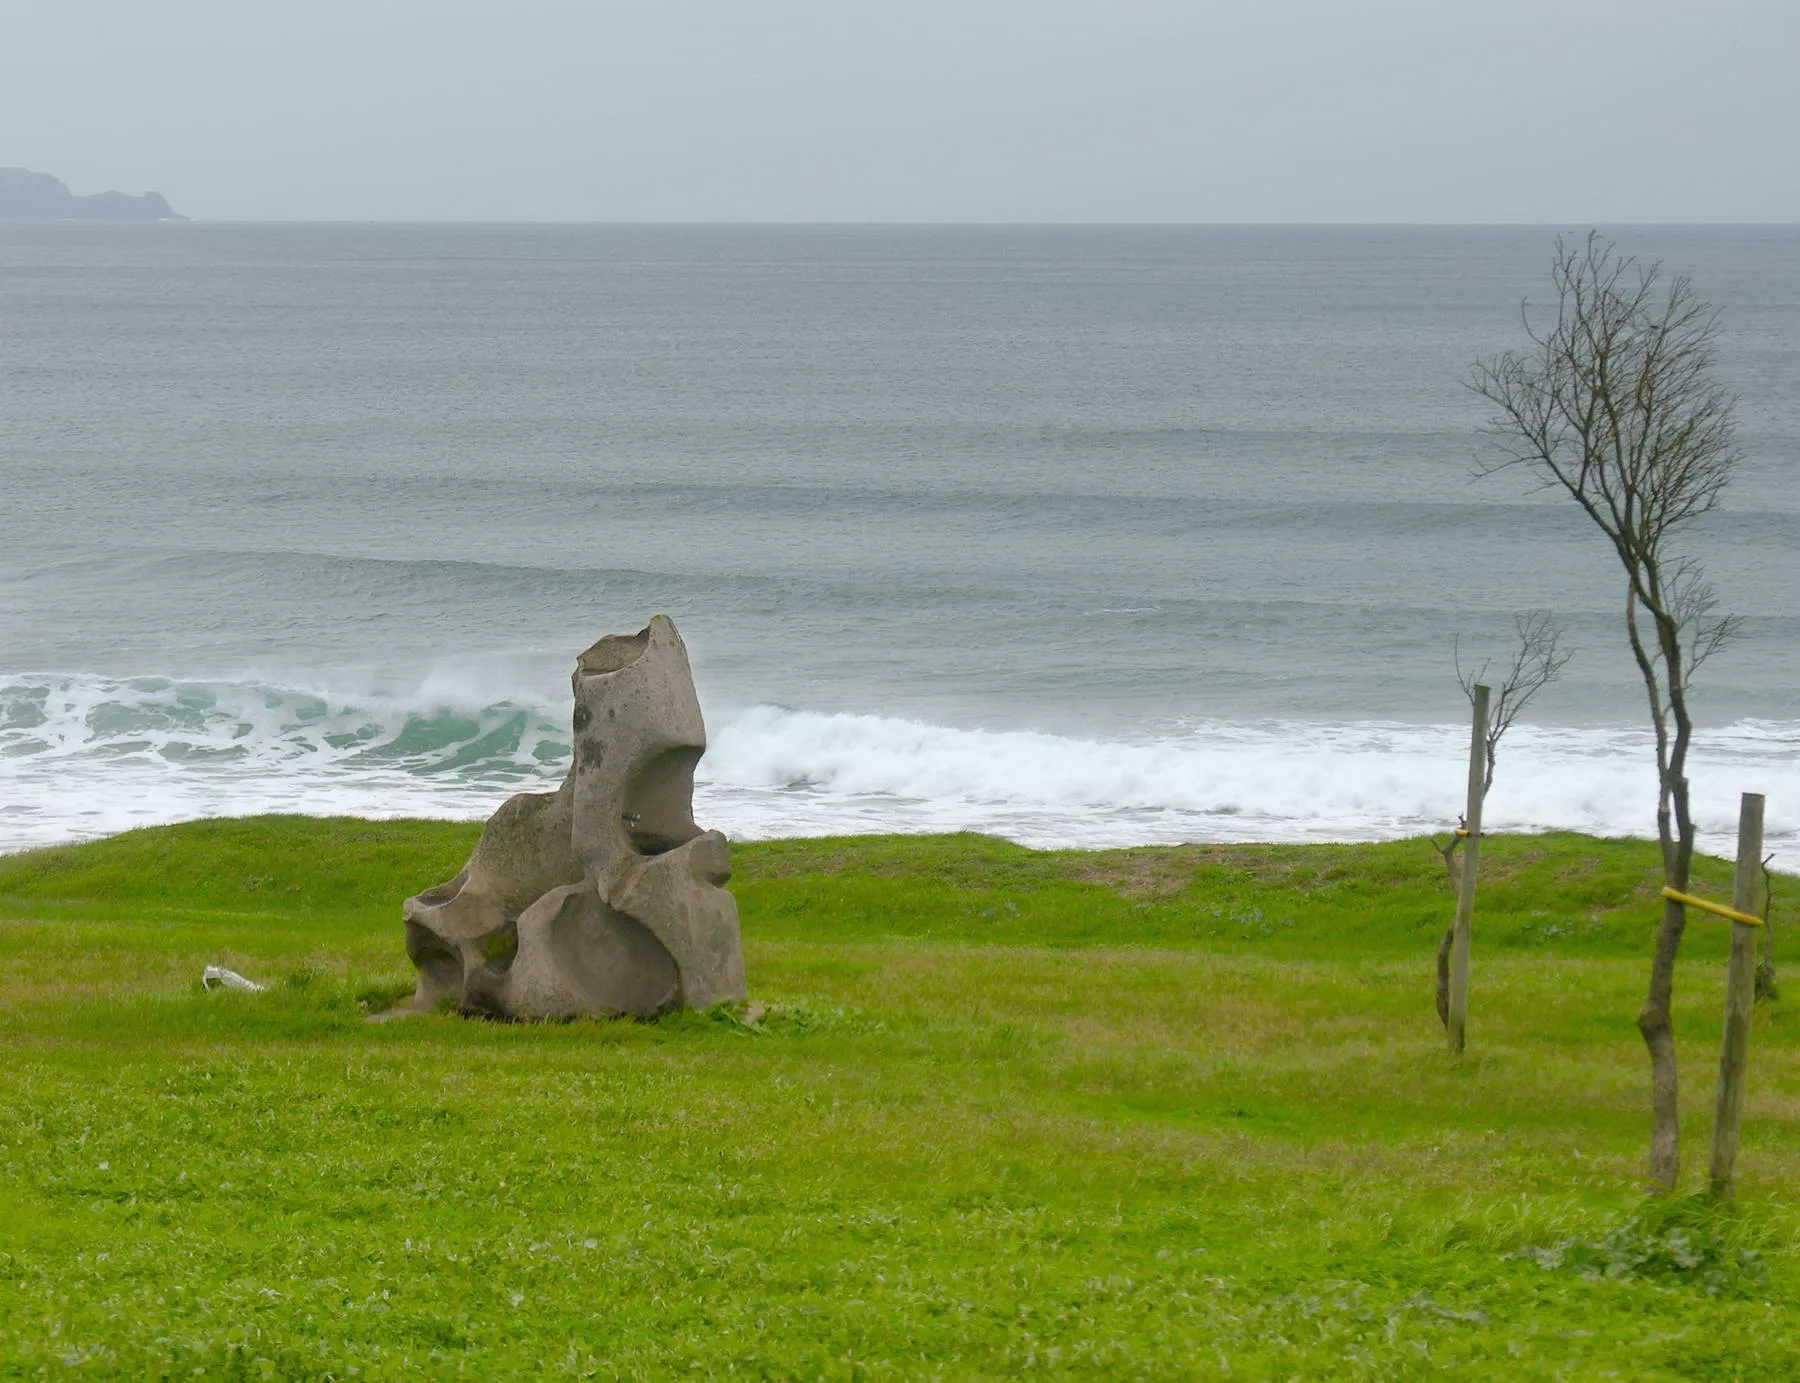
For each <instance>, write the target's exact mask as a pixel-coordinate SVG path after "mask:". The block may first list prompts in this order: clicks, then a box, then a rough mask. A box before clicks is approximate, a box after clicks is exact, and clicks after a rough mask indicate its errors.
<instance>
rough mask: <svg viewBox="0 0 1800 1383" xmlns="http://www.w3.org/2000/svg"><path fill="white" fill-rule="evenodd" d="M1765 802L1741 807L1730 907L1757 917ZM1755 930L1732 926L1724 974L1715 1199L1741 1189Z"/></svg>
mask: <svg viewBox="0 0 1800 1383" xmlns="http://www.w3.org/2000/svg"><path fill="white" fill-rule="evenodd" d="M1762 838H1763V799H1762V794H1761V793H1759V792H1746V793H1745V794H1744V796H1743V800H1742V802H1741V803H1740V804H1739V806H1738V847H1737V875H1736V877H1735V878H1734V879H1733V881H1732V887H1731V906H1732V907H1733V908H1735V909H1736V910H1737V911H1738V912H1742V913H1748V914H1752V915H1754V914H1755V912H1756V905H1757V901H1758V895H1759V894H1760V893H1761V891H1762ZM1756 930H1757V929H1756V928H1755V927H1752V926H1749V925H1747V924H1746V923H1743V922H1733V923H1732V924H1731V959H1730V960H1729V961H1728V962H1727V963H1726V970H1725V1036H1724V1038H1723V1039H1722V1041H1721V1043H1720V1046H1719V1093H1718V1099H1717V1102H1716V1103H1715V1104H1714V1106H1713V1144H1712V1195H1713V1199H1714V1200H1722V1201H1728V1200H1730V1199H1731V1197H1732V1195H1733V1194H1734V1193H1735V1192H1736V1190H1737V1155H1738V1125H1739V1123H1740V1122H1741V1121H1742V1119H1743V1114H1744V1076H1745V1074H1746V1072H1747V1068H1748V1066H1749V1058H1750V1010H1751V1007H1752V1005H1753V1004H1754V1003H1755V1000H1756Z"/></svg>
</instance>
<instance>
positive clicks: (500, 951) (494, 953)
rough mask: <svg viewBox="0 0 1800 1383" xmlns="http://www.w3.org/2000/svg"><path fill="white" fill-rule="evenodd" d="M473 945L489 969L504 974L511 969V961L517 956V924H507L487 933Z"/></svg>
mask: <svg viewBox="0 0 1800 1383" xmlns="http://www.w3.org/2000/svg"><path fill="white" fill-rule="evenodd" d="M475 945H476V948H477V949H478V950H479V951H480V952H481V958H482V959H483V960H485V961H486V962H487V964H488V968H489V969H491V970H498V971H499V972H500V973H501V974H505V973H506V972H507V971H508V970H510V969H512V963H513V960H514V959H515V958H516V957H517V956H518V954H519V926H518V923H516V922H508V923H507V924H506V925H505V926H504V927H500V928H497V929H495V930H494V931H491V932H489V933H488V934H487V935H486V936H484V937H482V938H481V940H479V941H477V942H476V943H475Z"/></svg>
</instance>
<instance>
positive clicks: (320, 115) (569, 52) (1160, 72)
mask: <svg viewBox="0 0 1800 1383" xmlns="http://www.w3.org/2000/svg"><path fill="white" fill-rule="evenodd" d="M1797 151H1800V0H1707V2H1704V3H1703V2H1702V0H1266V2H1265V3H1253V0H735V3H734V2H732V0H587V2H586V3H576V0H510V3H498V2H497V0H496V2H494V3H474V2H473V0H305V2H304V3H282V4H274V3H262V0H155V3H151V2H150V0H0V165H22V166H25V167H28V168H35V169H39V170H41V171H44V172H50V173H55V174H57V175H58V176H60V177H62V178H63V179H64V180H65V181H67V182H68V183H69V184H70V185H71V186H72V187H73V189H74V190H75V191H76V192H82V193H86V192H97V191H101V190H103V189H106V188H113V187H116V188H119V189H120V190H123V191H127V192H142V191H145V190H147V189H152V188H154V189H156V190H157V191H160V192H162V193H164V194H165V195H167V196H168V197H169V198H170V200H171V201H172V202H173V203H174V204H175V205H176V207H177V208H178V209H180V210H183V211H185V212H187V213H188V214H190V215H193V216H203V217H223V218H254V219H260V218H276V219H295V220H317V219H326V220H337V219H342V220H363V219H383V220H388V219H400V220H413V219H417V220H444V219H449V220H602V221H607V220H708V221H733V220H765V221H795V220H798V221H1197V222H1219V221H1252V222H1262V221H1381V222H1413V221H1429V222H1554V223H1558V224H1588V223H1620V222H1638V221H1790V222H1791V221H1800V152H1797Z"/></svg>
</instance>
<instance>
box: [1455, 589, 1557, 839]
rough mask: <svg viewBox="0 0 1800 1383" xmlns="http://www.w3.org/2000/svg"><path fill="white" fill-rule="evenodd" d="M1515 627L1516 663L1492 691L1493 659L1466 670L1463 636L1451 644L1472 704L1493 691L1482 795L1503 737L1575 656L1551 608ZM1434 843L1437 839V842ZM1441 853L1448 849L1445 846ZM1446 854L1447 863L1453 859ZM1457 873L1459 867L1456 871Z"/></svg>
mask: <svg viewBox="0 0 1800 1383" xmlns="http://www.w3.org/2000/svg"><path fill="white" fill-rule="evenodd" d="M1513 631H1514V633H1516V634H1517V636H1518V645H1517V647H1516V648H1515V649H1514V651H1513V658H1512V663H1511V665H1510V666H1508V668H1507V670H1506V672H1505V674H1504V675H1503V676H1502V677H1501V679H1500V686H1499V689H1498V690H1497V691H1493V685H1492V683H1490V682H1488V669H1489V668H1490V667H1492V666H1493V659H1491V658H1489V659H1485V660H1484V661H1483V662H1482V664H1481V666H1480V667H1479V668H1476V669H1475V670H1474V671H1472V672H1470V671H1464V669H1463V665H1462V641H1461V638H1460V637H1458V638H1457V639H1456V640H1454V641H1453V643H1452V645H1451V656H1452V658H1453V659H1454V661H1455V663H1456V680H1457V681H1458V682H1459V683H1461V685H1462V689H1463V695H1464V696H1466V697H1467V698H1468V699H1469V703H1470V704H1471V705H1473V704H1474V702H1475V688H1476V687H1477V686H1478V685H1482V684H1486V685H1488V687H1489V688H1490V691H1492V697H1491V699H1490V701H1489V703H1488V706H1489V709H1488V730H1487V744H1486V746H1485V748H1486V758H1487V762H1486V766H1485V768H1484V770H1483V773H1482V782H1481V794H1482V796H1483V797H1484V798H1485V797H1486V796H1487V794H1488V791H1489V790H1490V789H1491V788H1492V787H1493V786H1494V763H1495V761H1496V759H1497V758H1498V757H1499V753H1500V741H1501V740H1503V739H1505V738H1506V732H1507V731H1508V730H1510V729H1512V727H1513V722H1514V721H1516V720H1518V718H1519V713H1520V712H1521V711H1523V710H1524V709H1525V707H1526V706H1528V705H1529V704H1530V703H1531V699H1532V698H1533V697H1534V696H1536V695H1537V694H1538V693H1539V692H1541V691H1542V690H1543V689H1544V688H1545V687H1547V686H1549V685H1550V683H1552V682H1554V681H1555V680H1556V679H1557V678H1558V677H1560V676H1562V670H1563V668H1564V667H1566V666H1567V665H1568V662H1569V659H1570V658H1572V657H1574V656H1575V655H1574V654H1573V653H1572V652H1571V651H1569V650H1568V649H1565V648H1563V647H1562V637H1563V631H1562V628H1561V626H1559V625H1558V624H1557V623H1556V620H1555V619H1554V618H1553V617H1552V616H1551V614H1550V612H1549V611H1548V610H1530V611H1527V612H1525V613H1523V614H1517V615H1514V616H1513ZM1434 843H1435V842H1434ZM1439 853H1440V854H1442V853H1443V851H1442V850H1441V849H1440V850H1439ZM1448 862H1449V861H1448V857H1446V863H1448ZM1451 873H1452V874H1453V875H1454V873H1455V870H1454V868H1453V869H1452V870H1451Z"/></svg>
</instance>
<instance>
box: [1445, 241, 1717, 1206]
mask: <svg viewBox="0 0 1800 1383" xmlns="http://www.w3.org/2000/svg"><path fill="white" fill-rule="evenodd" d="M1551 277H1552V281H1553V283H1554V285H1555V288H1556V317H1555V320H1554V322H1552V323H1551V324H1550V325H1549V326H1548V328H1547V329H1545V330H1543V331H1542V332H1541V333H1540V332H1539V331H1538V330H1536V329H1534V328H1533V326H1532V322H1531V318H1530V314H1529V311H1528V310H1527V311H1526V313H1525V317H1526V322H1525V327H1526V331H1527V332H1528V333H1529V334H1530V336H1531V341H1532V349H1530V350H1527V351H1508V352H1507V353H1506V354H1504V355H1502V356H1501V357H1500V358H1499V359H1498V360H1494V361H1483V362H1480V363H1478V364H1477V365H1476V367H1475V373H1474V377H1473V379H1472V380H1471V385H1472V387H1473V388H1474V389H1475V391H1476V392H1477V393H1479V394H1481V395H1482V396H1483V397H1484V398H1486V399H1487V400H1488V401H1489V402H1490V403H1492V404H1493V405H1494V408H1495V414H1494V418H1493V421H1492V423H1491V425H1490V428H1489V435H1490V436H1491V438H1492V439H1493V441H1494V443H1495V446H1496V449H1497V451H1498V457H1497V459H1496V460H1495V461H1494V462H1493V463H1492V465H1491V466H1490V467H1489V469H1490V470H1503V469H1507V468H1510V467H1514V466H1519V467H1523V468H1525V469H1526V470H1527V471H1529V472H1531V473H1532V474H1533V475H1535V476H1536V477H1537V478H1538V479H1539V480H1540V481H1541V482H1542V483H1543V485H1544V486H1545V487H1546V488H1548V489H1552V490H1560V491H1562V492H1563V493H1564V494H1566V495H1567V496H1568V497H1569V498H1570V499H1572V500H1573V501H1574V502H1575V503H1576V504H1578V505H1580V506H1581V509H1582V512H1583V513H1585V514H1586V515H1587V516H1588V518H1589V519H1591V520H1592V521H1593V523H1594V525H1595V526H1596V527H1597V528H1598V529H1599V530H1600V531H1601V532H1602V533H1604V534H1605V535H1606V538H1607V540H1608V541H1609V542H1610V543H1611V544H1612V547H1613V551H1614V552H1616V553H1617V554H1618V558H1619V563H1620V565H1621V566H1622V567H1623V568H1624V573H1625V633H1626V638H1627V640H1628V641H1629V643H1630V645H1631V653H1632V657H1633V658H1634V659H1635V660H1636V662H1637V667H1638V671H1639V673H1640V674H1641V675H1642V677H1643V681H1644V692H1645V695H1646V697H1647V698H1648V700H1649V704H1650V721H1651V725H1652V727H1653V729H1654V730H1655V732H1656V770H1657V808H1656V829H1657V838H1658V840H1659V841H1660V842H1661V845H1662V860H1663V880H1664V882H1665V883H1666V884H1667V885H1668V886H1669V887H1670V888H1673V889H1677V890H1685V889H1686V888H1687V883H1688V873H1689V868H1690V866H1691V864H1692V862H1693V854H1694V822H1693V816H1692V813H1691V811H1690V810H1689V803H1688V779H1687V758H1688V749H1689V745H1690V743H1691V741H1692V739H1693V730H1694V725H1693V719H1692V716H1691V714H1690V710H1689V704H1688V693H1689V690H1690V688H1691V686H1692V680H1693V676H1694V674H1695V672H1696V671H1697V670H1698V669H1699V668H1700V666H1701V664H1703V663H1704V662H1705V661H1706V660H1707V658H1709V657H1711V656H1712V654H1714V653H1716V652H1717V651H1718V650H1719V649H1720V648H1721V647H1723V646H1724V645H1725V644H1726V643H1727V642H1728V641H1729V640H1730V638H1731V637H1732V635H1733V634H1734V633H1735V632H1736V630H1737V620H1736V619H1735V618H1734V617H1732V616H1719V615H1716V614H1715V613H1714V612H1715V609H1716V603H1715V601H1714V599H1713V594H1712V590H1711V588H1710V587H1709V586H1708V585H1707V584H1706V582H1705V581H1704V580H1703V579H1702V578H1701V574H1700V568H1699V566H1698V564H1697V563H1696V562H1695V561H1694V559H1693V558H1692V557H1691V556H1687V555H1684V554H1681V553H1677V552H1674V551H1671V541H1672V540H1673V539H1674V538H1675V537H1676V536H1677V535H1678V534H1680V533H1681V532H1682V530H1684V529H1685V528H1687V526H1688V525H1689V524H1691V523H1692V522H1693V521H1694V520H1695V519H1697V518H1699V517H1700V516H1701V515H1703V514H1705V513H1707V512H1708V511H1710V510H1711V509H1713V508H1714V507H1715V506H1716V505H1717V504H1718V502H1719V497H1720V495H1721V493H1722V492H1723V491H1724V489H1725V486H1726V484H1727V483H1728V482H1729V481H1730V479H1731V474H1732V470H1733V468H1734V467H1735V466H1736V464H1737V460H1738V449H1737V440H1736V427H1735V420H1734V416H1733V414H1734V410H1735V406H1736V399H1735V397H1734V396H1733V395H1732V394H1730V393H1729V392H1727V391H1726V390H1725V389H1724V388H1723V387H1722V386H1721V385H1720V384H1718V383H1717V382H1716V381H1715V380H1714V378H1713V364H1714V346H1715V339H1716V334H1717V324H1718V314H1717V313H1716V312H1715V311H1714V309H1713V308H1712V307H1710V306H1709V305H1708V304H1706V303H1704V302H1702V301H1700V300H1699V299H1698V298H1697V297H1696V296H1695V294H1694V291H1693V288H1692V286H1691V284H1690V283H1689V282H1688V280H1687V279H1685V278H1682V277H1673V278H1668V279H1665V278H1664V276H1663V274H1662V272H1661V266H1660V265H1657V264H1650V265H1639V264H1638V263H1637V261H1636V260H1635V259H1633V258H1631V257H1630V256H1626V255H1621V254H1619V253H1617V251H1616V250H1615V248H1614V246H1613V245H1612V244H1611V243H1610V242H1609V241H1607V240H1605V239H1603V238H1602V237H1601V236H1599V235H1598V234H1590V235H1589V236H1588V237H1587V239H1586V241H1585V242H1583V243H1580V244H1576V243H1572V242H1568V241H1565V240H1563V239H1561V238H1559V239H1558V240H1557V245H1556V259H1555V264H1554V267H1553V269H1552V271H1551ZM1686 924H1687V915H1686V910H1685V909H1684V908H1683V907H1682V906H1681V904H1680V903H1677V902H1673V901H1665V902H1664V904H1663V915H1662V921H1661V923H1660V924H1659V925H1658V927H1657V932H1656V952H1655V956H1654V958H1653V959H1652V961H1651V966H1650V985H1649V991H1648V993H1647V994H1646V995H1645V998H1644V1005H1643V1008H1642V1010H1641V1011H1640V1012H1639V1014H1638V1030H1639V1031H1640V1032H1641V1033H1642V1034H1643V1037H1644V1044H1645V1046H1646V1047H1647V1048H1648V1049H1649V1053H1650V1072H1651V1077H1650V1079H1651V1133H1650V1175H1651V1178H1652V1179H1653V1180H1654V1181H1656V1182H1657V1183H1658V1184H1660V1185H1661V1186H1662V1187H1664V1188H1671V1187H1673V1186H1674V1185H1675V1180H1676V1177H1677V1175H1678V1174H1679V1172H1680V1169H1681V1151H1680V1124H1679V1115H1678V1109H1677V1103H1676V1094H1677V1086H1676V1072H1675V1038H1674V1034H1673V1032H1672V1030H1671V1028H1670V1024H1669V1005H1670V997H1671V992H1672V989H1673V985H1674V978H1675V957H1676V954H1677V952H1678V951H1679V950H1680V948H1681V936H1682V932H1683V930H1684V929H1685V927H1686Z"/></svg>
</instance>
